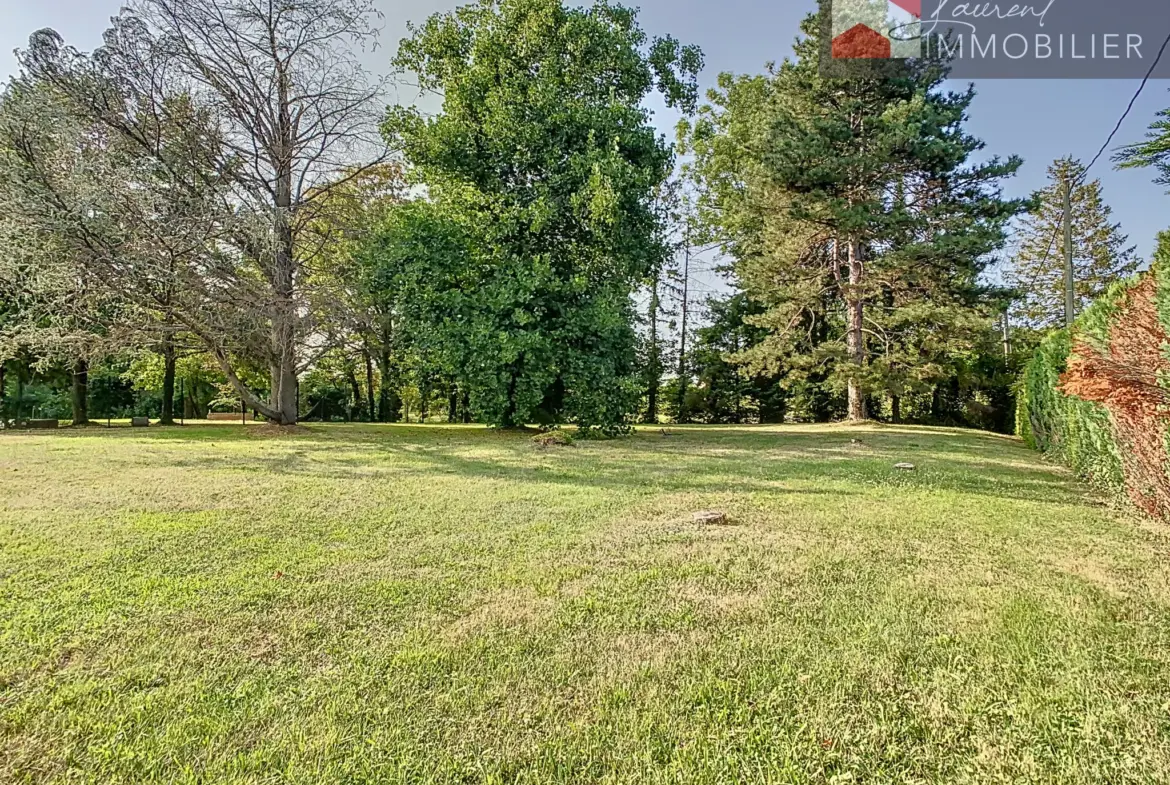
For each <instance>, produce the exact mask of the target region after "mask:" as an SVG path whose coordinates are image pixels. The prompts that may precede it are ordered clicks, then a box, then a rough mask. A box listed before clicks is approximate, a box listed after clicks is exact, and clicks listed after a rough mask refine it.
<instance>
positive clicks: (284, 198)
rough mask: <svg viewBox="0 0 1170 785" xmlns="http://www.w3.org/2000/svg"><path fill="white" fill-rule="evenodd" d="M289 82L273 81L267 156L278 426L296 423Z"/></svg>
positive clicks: (273, 404) (274, 396) (273, 399)
mask: <svg viewBox="0 0 1170 785" xmlns="http://www.w3.org/2000/svg"><path fill="white" fill-rule="evenodd" d="M289 91H290V83H289V78H288V75H287V74H286V73H281V74H280V75H279V77H278V79H277V80H276V100H277V115H278V117H277V123H278V127H277V128H276V129H274V130H275V132H276V133H275V136H276V138H277V140H278V142H277V145H276V148H275V149H272V150H270V151H268V152H269V155H270V156H271V163H272V168H273V171H274V174H275V177H274V178H273V179H274V183H273V184H274V186H275V188H274V197H275V199H274V203H273V207H274V208H275V209H274V210H273V212H272V230H273V236H274V239H275V247H274V248H273V251H274V253H273V259H272V274H271V284H272V358H273V360H272V393H271V408H272V409H273V410H274V413H275V414H276V422H277V424H278V425H296V423H297V418H298V417H299V415H300V412H298V411H297V410H298V408H299V395H298V392H299V391H298V390H297V385H298V384H299V381H298V379H297V366H296V363H297V358H296V348H297V347H296V341H297V304H296V297H295V294H296V283H295V278H296V240H295V238H294V237H293V228H292V218H293V216H292V199H293V192H292V189H293V173H292V166H291V164H290V158H291V156H292V139H293V136H294V130H293V116H292V105H291V99H290V97H289Z"/></svg>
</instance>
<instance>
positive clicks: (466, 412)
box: [462, 390, 471, 423]
mask: <svg viewBox="0 0 1170 785" xmlns="http://www.w3.org/2000/svg"><path fill="white" fill-rule="evenodd" d="M462 408H463V422H464V423H470V422H471V393H470V392H468V391H467V390H464V391H463V403H462Z"/></svg>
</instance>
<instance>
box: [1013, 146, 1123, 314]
mask: <svg viewBox="0 0 1170 785" xmlns="http://www.w3.org/2000/svg"><path fill="white" fill-rule="evenodd" d="M1048 179H1049V181H1050V185H1048V186H1046V187H1045V188H1043V189H1042V190H1040V191H1039V192H1038V193H1037V194H1036V196H1035V201H1036V205H1035V208H1034V209H1033V210H1032V211H1031V213H1029V215H1028V216H1027V218H1026V219H1025V220H1024V222H1023V225H1022V227H1021V230H1020V232H1019V233H1018V234H1019V237H1020V241H1019V250H1018V251H1017V252H1016V254H1015V256H1014V257H1013V258H1012V264H1011V267H1010V268H1009V269H1008V272H1007V280H1008V282H1009V283H1010V284H1011V285H1012V286H1013V287H1015V289H1016V290H1017V291H1018V293H1019V296H1020V303H1019V305H1018V306H1017V312H1018V314H1019V316H1020V317H1021V318H1022V319H1024V320H1025V321H1026V322H1027V323H1028V324H1031V325H1033V326H1037V327H1056V326H1060V325H1063V324H1064V297H1065V283H1064V268H1065V246H1064V230H1063V228H1062V227H1063V220H1064V188H1065V184H1066V183H1072V184H1073V187H1072V192H1071V197H1070V200H1071V205H1072V249H1073V285H1074V286H1073V291H1074V293H1075V295H1076V299H1075V302H1076V304H1077V310H1078V311H1079V310H1081V309H1082V308H1084V307H1085V306H1086V305H1088V304H1089V303H1090V302H1092V301H1093V300H1095V299H1097V298H1098V297H1099V296H1101V295H1102V294H1103V293H1104V292H1105V290H1106V289H1107V288H1109V285H1110V284H1112V283H1113V282H1114V281H1117V280H1120V279H1121V278H1125V277H1127V276H1129V275H1132V274H1133V273H1134V271H1136V270H1137V265H1138V259H1137V257H1136V256H1135V255H1134V246H1132V245H1130V246H1127V245H1126V243H1127V241H1128V239H1129V238H1127V237H1126V236H1125V235H1124V234H1122V233H1121V224H1120V223H1113V222H1111V221H1110V218H1111V216H1112V210H1111V209H1110V207H1109V205H1107V204H1105V202H1104V201H1103V199H1102V197H1101V181H1100V180H1090V181H1089V182H1085V181H1084V179H1085V167H1084V166H1083V165H1082V164H1081V163H1080V161H1076V160H1074V159H1072V158H1060V159H1057V160H1056V161H1054V162H1053V163H1052V164H1051V165H1050V166H1049V167H1048Z"/></svg>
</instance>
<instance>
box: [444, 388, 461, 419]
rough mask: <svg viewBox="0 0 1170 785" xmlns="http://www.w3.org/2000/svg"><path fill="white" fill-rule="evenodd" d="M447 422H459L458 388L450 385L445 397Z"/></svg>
mask: <svg viewBox="0 0 1170 785" xmlns="http://www.w3.org/2000/svg"><path fill="white" fill-rule="evenodd" d="M447 422H459V388H458V387H454V386H453V387H452V388H451V394H450V395H449V396H448V397H447Z"/></svg>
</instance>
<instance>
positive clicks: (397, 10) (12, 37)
mask: <svg viewBox="0 0 1170 785" xmlns="http://www.w3.org/2000/svg"><path fill="white" fill-rule="evenodd" d="M378 2H379V5H380V7H381V8H382V10H383V13H384V14H385V19H384V21H383V23H384V30H383V34H382V47H381V48H380V49H379V50H378V51H377V52H374V53H371V54H369V55H367V57H366V61H367V63H368V65H369V66H370V68H371V69H373V70H381V71H385V70H387V68H388V65H387V63H388V60H389V57H390V55H391V53H392V52H393V50H394V48H395V47H396V45H397V42H398V40H399V39H400V38H401V37H402V36H403V35H404V34H405V32H406V22H407V21H408V20H415V21H421V20H422V19H424V18H425V17H426V16H427V15H428V14H430V13H432V12H434V11H437V10H446V9H449V8H452V7H454V6H455V5H456V3H455V2H444V0H399V2H391V0H378ZM119 5H120V2H119V0H0V72H2V73H5V74H7V73H12V72H13V71H14V70H15V69H16V61H15V58H14V57H13V56H12V54H11V52H12V50H14V49H16V48H17V47H22V46H24V45H25V43H26V41H27V38H28V34H29V33H31V32H32V31H34V30H37V29H40V28H42V27H52V28H55V29H56V30H57V31H58V32H60V33H61V34H62V35H63V36H64V37H65V40H66V41H67V42H68V43H70V44H72V45H74V46H76V47H78V48H79V49H83V50H88V49H92V48H93V47H94V46H96V45H98V44H99V43H100V41H101V33H102V31H103V30H104V29H105V27H106V23H107V21H108V18H109V17H110V16H111V15H112V14H114V13H116V11H117V9H118V7H119ZM639 5H640V7H641V9H642V13H641V21H642V25H643V27H644V29H645V30H646V31H647V32H648V33H650V34H652V35H653V34H662V33H670V34H671V35H673V36H675V37H676V38H678V39H680V40H681V41H683V42H684V43H696V44H699V45H700V46H701V47H702V48H703V51H704V53H705V55H706V61H707V69H706V71H705V73H704V81H705V83H706V84H711V83H713V82H714V79H715V76H716V75H717V74H718V73H719V72H720V71H733V72H738V73H754V72H759V71H760V70H761V69H762V68H763V65H764V63H766V62H767V61H769V60H781V59H783V58H784V57H785V56H786V55H788V54H789V53H790V52H791V44H792V41H793V39H794V38H795V36H796V34H797V25H798V24H799V22H800V19H801V18H802V17H803V16H804V15H805V14H806V13H808V12H809V10H811V9H812V7H813V6H814V2H813V1H812V0H714V1H713V0H642V2H641V3H639ZM1168 86H1170V82H1167V81H1151V82H1150V83H1149V84H1148V85H1147V86H1146V89H1145V91H1144V92H1143V93H1142V96H1141V98H1139V99H1138V102H1137V104H1136V105H1135V106H1134V108H1133V111H1132V112H1131V113H1130V116H1129V118H1128V119H1127V120H1126V122H1125V124H1124V125H1123V126H1122V128H1121V130H1120V132H1119V133H1118V134H1117V137H1116V139H1115V142H1114V146H1116V145H1117V144H1119V143H1123V142H1131V141H1135V140H1137V139H1140V138H1141V136H1142V135H1143V134H1144V132H1145V128H1146V126H1147V125H1148V124H1149V122H1150V121H1151V120H1152V119H1153V118H1154V113H1155V112H1156V111H1157V110H1159V109H1162V108H1165V107H1167V106H1170V93H1168V92H1167V87H1168ZM976 89H977V90H978V93H979V95H978V97H977V98H976V100H975V103H974V105H973V106H972V108H971V122H970V125H969V128H970V129H971V131H972V132H973V133H975V134H976V135H977V136H979V137H981V138H982V139H984V140H985V141H986V142H987V148H988V151H989V153H991V154H997V155H1004V156H1006V155H1010V154H1013V153H1015V154H1018V155H1020V156H1022V157H1023V158H1024V162H1025V163H1024V167H1023V169H1022V170H1021V173H1020V175H1019V176H1018V177H1017V178H1016V179H1015V181H1013V182H1012V183H1011V184H1010V185H1009V191H1010V193H1012V194H1019V195H1024V194H1027V193H1030V192H1031V191H1032V190H1034V189H1036V188H1038V187H1041V186H1042V185H1043V184H1044V174H1045V168H1046V167H1047V165H1048V164H1049V163H1050V162H1051V161H1052V159H1053V158H1056V157H1059V156H1063V155H1069V154H1071V155H1074V156H1077V157H1079V158H1081V160H1082V161H1084V162H1086V163H1087V162H1088V160H1089V159H1090V158H1092V156H1093V154H1094V153H1095V152H1096V151H1097V149H1098V148H1099V147H1100V146H1101V144H1102V143H1103V142H1104V141H1105V138H1106V137H1107V136H1108V134H1109V131H1110V130H1111V129H1112V128H1113V125H1114V123H1116V122H1117V119H1118V118H1119V117H1120V116H1121V113H1122V111H1123V110H1124V109H1125V106H1126V104H1127V103H1128V102H1129V99H1130V97H1131V96H1132V95H1133V93H1134V91H1135V90H1136V89H1137V82H1136V80H1133V81H1127V80H1097V81H1075V80H1043V81H1036V80H984V81H981V82H978V83H977V84H976ZM391 98H393V96H391ZM399 99H400V100H404V101H411V100H413V96H412V95H411V94H410V91H409V89H408V88H400V93H399ZM657 119H658V122H659V124H660V125H661V127H662V129H663V132H664V133H666V134H668V135H670V136H671V138H673V125H674V122H675V118H674V117H672V116H669V115H667V114H665V113H659V114H658V116H657ZM1092 174H1093V176H1094V177H1099V178H1100V179H1101V181H1102V183H1103V184H1104V195H1105V199H1106V201H1107V203H1109V204H1110V205H1112V207H1113V210H1114V217H1115V220H1118V221H1120V222H1121V224H1122V228H1123V229H1124V231H1125V232H1126V233H1128V234H1129V236H1130V242H1131V243H1134V244H1136V245H1137V246H1138V251H1139V252H1140V253H1141V254H1142V255H1143V256H1147V255H1148V254H1149V253H1150V251H1151V250H1152V248H1153V240H1154V234H1155V233H1156V232H1157V231H1158V230H1160V229H1164V228H1170V195H1167V194H1166V193H1165V191H1164V189H1163V188H1162V187H1160V186H1156V185H1154V184H1153V183H1152V179H1153V175H1152V173H1151V172H1149V171H1143V170H1137V171H1133V170H1130V171H1123V172H1119V171H1115V170H1114V169H1113V167H1112V165H1111V164H1110V163H1109V160H1108V153H1107V154H1106V155H1105V156H1103V157H1102V160H1101V161H1099V162H1098V163H1097V165H1096V166H1095V167H1094V169H1093V172H1092Z"/></svg>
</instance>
